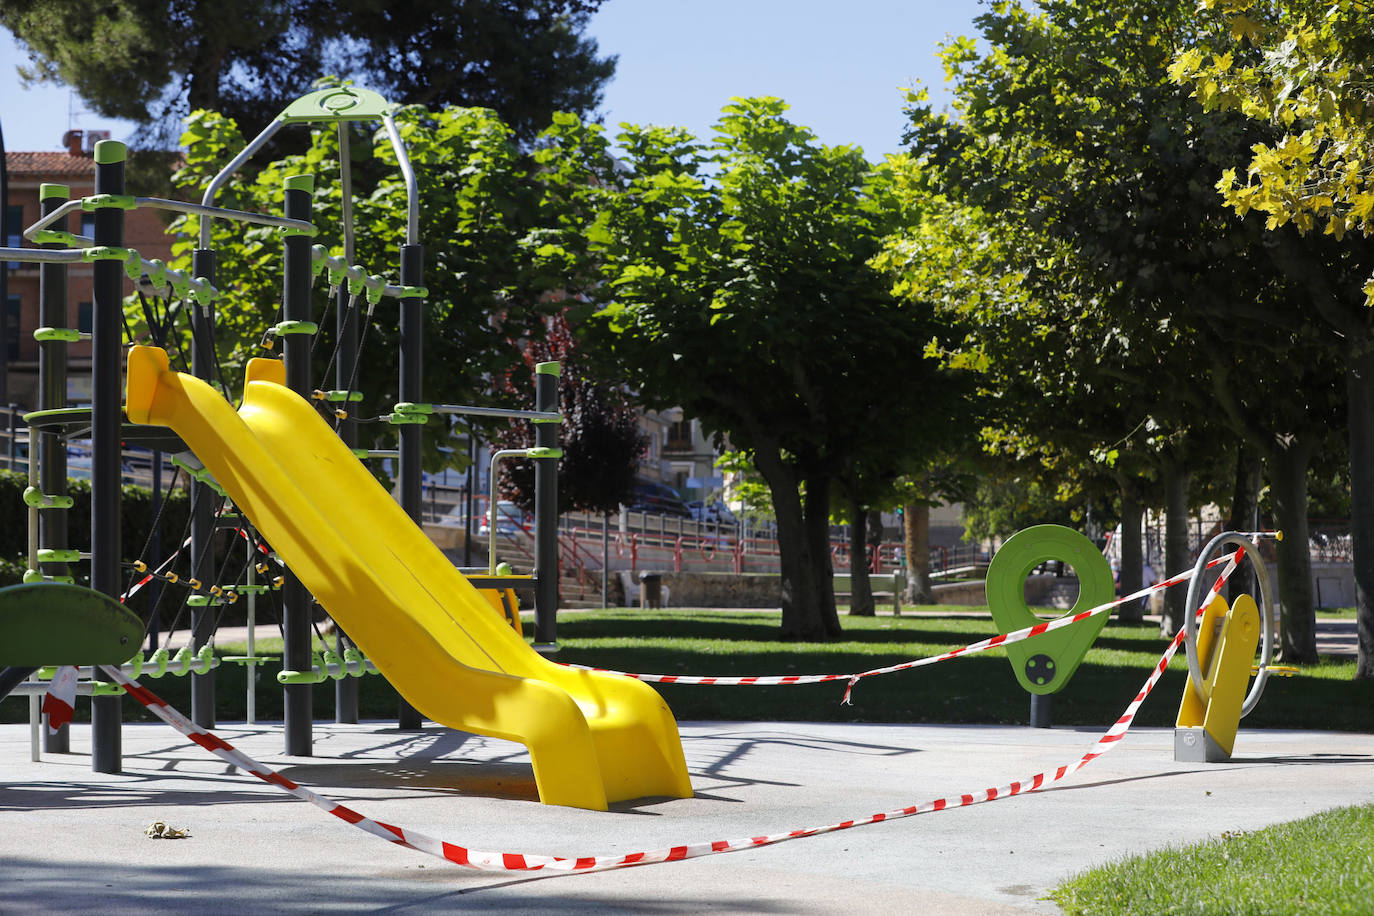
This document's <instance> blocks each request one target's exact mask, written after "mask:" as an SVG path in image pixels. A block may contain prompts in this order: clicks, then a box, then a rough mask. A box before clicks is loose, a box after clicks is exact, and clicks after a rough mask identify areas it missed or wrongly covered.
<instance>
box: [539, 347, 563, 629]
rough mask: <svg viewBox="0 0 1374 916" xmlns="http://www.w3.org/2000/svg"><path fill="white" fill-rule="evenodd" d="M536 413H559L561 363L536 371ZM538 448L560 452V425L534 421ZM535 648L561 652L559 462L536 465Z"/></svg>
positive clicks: (552, 461)
mask: <svg viewBox="0 0 1374 916" xmlns="http://www.w3.org/2000/svg"><path fill="white" fill-rule="evenodd" d="M534 409H535V410H538V411H548V412H551V413H553V412H557V410H558V363H552V362H550V363H539V364H538V365H536V366H535V367H534ZM534 444H535V447H536V448H558V423H557V422H554V421H539V420H535V421H534ZM534 579H535V586H534V644H535V646H536V647H542V651H543V652H546V653H549V652H556V651H557V650H558V462H557V461H556V460H554V459H551V458H548V459H539V460H536V461H535V462H534Z"/></svg>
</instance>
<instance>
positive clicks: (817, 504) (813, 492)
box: [783, 473, 844, 640]
mask: <svg viewBox="0 0 1374 916" xmlns="http://www.w3.org/2000/svg"><path fill="white" fill-rule="evenodd" d="M804 509H805V513H806V518H805V524H806V541H807V546H808V559H809V561H810V566H809V570H810V582H811V588H812V589H813V590H814V592H815V595H816V612H817V622H818V623H819V627H818V628H817V629H816V630H814V631H811V632H812V633H813V634H814V635H806V636H798V637H797V638H798V639H803V638H804V639H811V640H822V639H834V638H836V637H838V636H841V635H843V633H844V630H843V629H841V627H840V615H839V612H838V611H837V610H836V608H835V570H834V567H833V566H832V565H831V563H830V477H829V476H828V475H826V474H817V473H812V474H807V475H806V500H805V505H804ZM783 635H784V636H786V635H787V629H786V626H785V625H784V627H783Z"/></svg>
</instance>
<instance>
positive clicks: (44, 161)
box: [3, 130, 172, 408]
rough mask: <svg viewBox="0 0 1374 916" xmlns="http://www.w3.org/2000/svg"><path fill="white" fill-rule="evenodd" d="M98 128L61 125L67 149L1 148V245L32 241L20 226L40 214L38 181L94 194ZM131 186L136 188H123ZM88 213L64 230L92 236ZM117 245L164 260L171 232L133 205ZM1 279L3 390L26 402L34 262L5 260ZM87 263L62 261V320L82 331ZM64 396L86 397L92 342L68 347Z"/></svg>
mask: <svg viewBox="0 0 1374 916" xmlns="http://www.w3.org/2000/svg"><path fill="white" fill-rule="evenodd" d="M104 137H105V133H104V132H101V131H91V132H89V133H87V134H83V133H82V131H79V130H74V131H68V132H67V134H66V135H65V136H64V137H63V142H64V143H65V144H66V146H67V149H66V150H64V151H56V152H26V151H18V152H7V153H6V154H5V167H6V171H7V172H8V178H9V187H8V193H7V195H6V196H7V200H6V204H5V210H4V237H5V245H6V247H10V248H21V247H33V246H32V245H30V244H28V243H26V242H24V239H23V231H24V229H25V228H27V227H29V226H31V225H33V224H34V223H35V222H37V221H38V219H39V217H40V216H41V210H40V202H39V192H40V189H41V188H42V186H43V185H45V184H46V185H60V186H62V187H65V188H66V189H67V190H68V192H69V196H70V197H71V198H72V199H76V198H81V197H87V196H90V195H91V194H93V193H95V160H94V159H92V158H91V151H92V149H93V148H94V145H95V144H94V140H96V139H103V138H104ZM129 190H130V192H131V193H137V189H136V188H131V189H129ZM93 218H94V214H93V213H82V214H81V216H80V218H79V220H78V218H77V217H75V216H73V217H69V218H68V225H67V226H65V227H63V226H56V227H54V228H58V229H63V228H65V229H66V230H67V231H69V232H74V233H76V234H77V235H82V236H85V237H87V238H89V237H90V236H91V231H92V225H93ZM124 245H125V247H127V248H134V249H137V250H138V252H139V253H140V254H141V255H142V256H143V257H145V258H158V259H161V260H164V261H165V260H168V259H169V258H170V257H171V250H172V237H171V236H170V235H168V234H167V231H166V222H165V221H164V219H163V217H162V215H161V214H159V213H158V212H157V211H153V210H132V211H129V212H128V213H126V214H125V222H124ZM4 270H5V271H6V275H7V276H6V279H7V290H6V301H5V303H4V314H3V318H4V338H3V346H4V347H5V350H6V355H7V357H8V360H7V363H8V389H7V390H8V393H9V400H10V402H11V403H13V404H16V405H18V406H20V407H23V408H32V407H33V406H34V405H35V403H36V402H37V394H38V342H37V341H35V340H34V338H33V332H34V331H35V330H36V329H37V328H38V327H39V326H40V325H39V320H38V317H39V277H40V269H39V266H38V265H37V264H29V263H24V262H21V261H10V262H7V263H6V264H5V265H4ZM91 278H92V267H91V265H90V264H74V265H70V266H69V267H68V268H67V315H66V321H67V324H66V326H67V327H69V328H76V329H77V330H80V331H83V332H89V331H90V330H91V309H92V301H93V296H92V293H91ZM67 358H68V365H67V373H68V374H67V400H68V402H69V403H78V404H79V403H84V402H88V401H90V397H91V346H90V344H89V343H88V342H84V341H83V342H81V343H74V344H71V345H70V346H69V347H68V357H67Z"/></svg>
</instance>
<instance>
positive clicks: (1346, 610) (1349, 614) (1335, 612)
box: [1317, 607, 1355, 620]
mask: <svg viewBox="0 0 1374 916" xmlns="http://www.w3.org/2000/svg"><path fill="white" fill-rule="evenodd" d="M1317 616H1318V617H1325V618H1332V619H1338V620H1354V619H1355V609H1354V608H1353V607H1319V608H1317Z"/></svg>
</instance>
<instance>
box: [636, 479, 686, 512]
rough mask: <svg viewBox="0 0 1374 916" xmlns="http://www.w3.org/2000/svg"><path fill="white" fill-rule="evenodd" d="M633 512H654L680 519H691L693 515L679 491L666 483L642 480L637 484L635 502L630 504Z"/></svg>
mask: <svg viewBox="0 0 1374 916" xmlns="http://www.w3.org/2000/svg"><path fill="white" fill-rule="evenodd" d="M630 510H631V511H633V512H652V513H654V514H656V515H675V516H677V517H678V518H691V517H692V513H691V511H690V510H688V508H687V504H686V503H684V502H683V501H682V497H681V496H679V495H678V494H677V491H676V490H674V489H673V488H672V487H670V486H668V485H667V484H664V483H658V482H656V481H653V480H641V481H639V482H637V483H636V484H635V494H634V502H633V503H631V504H630Z"/></svg>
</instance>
